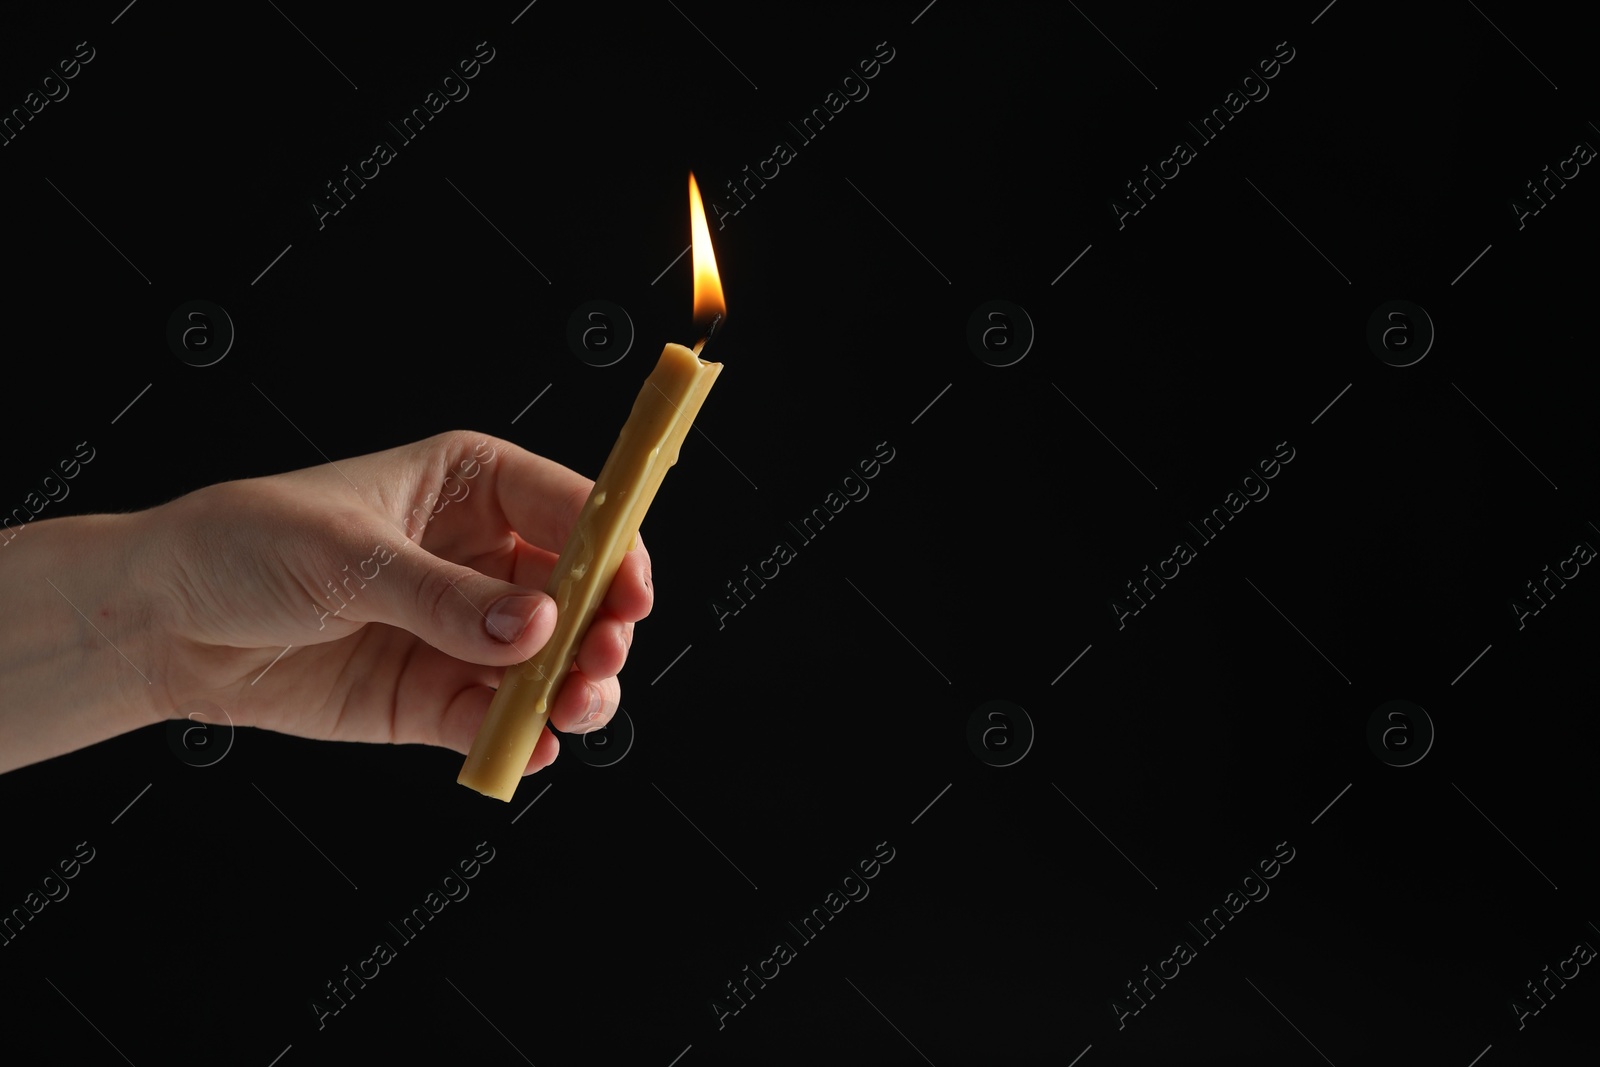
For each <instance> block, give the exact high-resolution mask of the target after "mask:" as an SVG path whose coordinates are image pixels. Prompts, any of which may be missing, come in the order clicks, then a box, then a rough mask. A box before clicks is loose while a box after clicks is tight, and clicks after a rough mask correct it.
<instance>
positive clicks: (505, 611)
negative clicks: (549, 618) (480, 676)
mask: <svg viewBox="0 0 1600 1067" xmlns="http://www.w3.org/2000/svg"><path fill="white" fill-rule="evenodd" d="M547 599H548V598H546V597H542V596H538V595H533V596H526V595H512V596H508V597H502V598H501V599H500V601H499V603H497V604H495V606H494V607H493V608H491V609H490V610H489V614H488V616H487V617H486V618H485V619H484V628H485V629H487V630H488V632H489V636H490V637H492V638H494V639H495V640H496V641H502V642H504V643H505V644H508V645H509V644H510V643H511V642H513V641H515V640H516V639H517V638H518V637H519V636H520V635H521V634H522V631H523V630H525V629H527V628H528V623H529V622H531V621H532V620H533V617H534V616H535V615H537V614H538V612H539V609H540V608H541V607H543V606H544V603H545V601H546V600H547Z"/></svg>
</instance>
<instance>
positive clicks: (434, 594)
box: [130, 432, 654, 773]
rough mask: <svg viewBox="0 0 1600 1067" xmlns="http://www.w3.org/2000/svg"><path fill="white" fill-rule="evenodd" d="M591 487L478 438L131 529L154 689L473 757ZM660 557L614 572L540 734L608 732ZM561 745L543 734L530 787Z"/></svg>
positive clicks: (170, 511)
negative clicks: (147, 575)
mask: <svg viewBox="0 0 1600 1067" xmlns="http://www.w3.org/2000/svg"><path fill="white" fill-rule="evenodd" d="M593 484H594V483H593V482H592V481H590V480H589V479H588V478H584V477H582V476H581V475H579V474H577V473H575V472H573V471H571V470H568V469H567V468H566V467H563V466H561V465H560V464H557V463H554V462H552V461H551V460H548V459H544V458H541V457H539V456H536V455H534V454H532V453H530V452H527V451H525V450H523V449H521V448H519V447H517V446H516V445H513V444H510V443H509V442H506V441H502V440H498V439H495V438H489V437H484V436H482V435H477V434H471V433H467V432H455V433H446V434H440V435H438V436H436V437H431V438H428V439H427V440H425V441H421V442H418V443H416V444H411V445H406V446H403V447H400V448H394V449H390V450H389V451H386V452H377V453H373V454H371V455H366V456H359V457H356V458H354V459H348V460H340V461H338V462H336V463H331V464H326V465H323V466H318V467H312V468H308V469H305V470H299V471H294V472H292V473H288V474H280V475H274V476H271V477H266V478H253V479H249V480H245V481H236V482H225V483H222V484H219V485H214V486H209V487H207V488H204V489H201V490H198V491H196V492H193V493H190V494H189V495H187V496H184V497H180V498H179V499H177V500H175V501H173V502H172V503H170V504H167V505H164V506H162V507H158V508H154V509H152V510H150V511H147V512H141V513H139V514H138V515H136V516H131V517H130V518H133V519H135V520H136V526H137V528H138V530H139V532H140V535H141V537H142V539H143V543H144V544H145V546H146V551H147V552H151V553H153V554H154V556H155V559H154V562H153V563H152V571H151V573H153V575H154V576H155V578H154V581H153V582H152V583H150V588H151V589H152V591H153V596H152V597H151V599H150V602H149V611H150V613H151V623H150V630H151V631H152V633H153V634H154V635H156V636H157V640H154V641H152V642H150V643H149V644H148V647H149V648H150V649H151V657H152V668H153V669H151V670H146V671H145V672H144V673H145V674H147V675H148V676H149V682H150V684H149V685H148V686H144V687H142V688H144V689H145V690H146V695H147V697H148V699H149V701H150V702H151V705H150V710H151V714H152V717H153V718H155V719H158V720H159V719H166V718H182V717H184V715H185V709H186V706H188V705H190V704H191V702H194V701H199V700H205V701H210V702H213V703H215V704H217V705H219V706H220V707H221V708H223V709H224V710H225V711H226V712H227V713H228V715H229V716H231V719H232V721H233V723H234V724H235V725H239V726H260V727H265V728H267V729H270V730H277V731H279V732H282V733H288V734H296V735H299V736H302V737H311V738H318V739H326V740H334V741H376V742H389V743H394V744H428V745H440V746H443V747H445V748H449V749H454V750H455V751H457V752H460V753H463V754H465V753H466V752H467V751H468V749H469V748H470V747H471V744H472V740H473V737H474V736H475V735H476V733H477V731H478V727H479V724H480V723H481V722H482V721H483V718H484V714H485V712H486V711H487V710H488V707H489V701H490V698H491V697H492V696H493V693H494V688H495V686H497V685H498V684H499V682H500V679H501V676H502V675H503V674H504V670H503V669H504V668H505V667H507V666H509V665H511V664H514V663H518V662H521V661H522V660H525V659H527V658H529V657H530V656H532V655H533V653H534V652H536V651H537V650H538V649H539V648H540V647H541V646H542V645H543V644H544V643H545V642H546V641H547V640H548V639H549V637H550V635H551V633H552V632H553V630H554V628H555V614H556V607H555V603H554V602H553V601H552V600H551V598H550V597H549V596H547V595H546V594H545V593H544V592H543V589H544V587H545V585H546V583H547V582H548V580H549V578H550V575H551V572H552V571H553V570H554V568H555V563H556V559H557V557H558V556H559V555H560V551H561V548H562V546H563V545H564V544H565V543H566V539H567V535H568V533H569V532H570V531H571V529H572V528H573V526H574V524H575V523H576V521H577V518H578V514H579V512H580V511H581V510H582V508H583V504H584V501H585V500H586V499H587V498H588V495H589V490H590V489H591V487H592V486H593ZM653 598H654V594H653V591H652V589H651V585H650V557H649V555H648V553H647V552H646V551H645V548H644V544H643V541H642V540H641V541H640V542H639V543H638V544H637V545H636V546H635V547H634V549H633V550H632V551H630V552H628V553H627V555H626V556H625V557H624V559H623V563H622V566H621V569H620V570H619V571H618V572H617V576H616V578H615V580H614V581H613V582H612V584H611V589H610V592H609V593H608V595H607V596H606V598H605V600H604V602H603V603H602V604H601V606H600V609H599V613H598V614H597V615H596V616H595V621H594V623H593V625H592V626H591V627H590V629H589V631H588V634H587V635H586V636H585V638H584V640H583V642H582V644H581V645H580V647H579V652H578V657H577V662H576V665H575V667H574V670H573V673H572V674H571V675H569V677H568V678H567V681H566V683H565V684H564V685H563V686H562V689H561V693H560V695H559V697H558V698H557V700H556V702H555V705H554V706H553V707H552V709H551V712H550V718H549V724H550V725H551V726H554V727H555V728H556V729H559V730H562V731H565V732H568V733H574V732H585V731H589V730H597V729H599V728H601V727H603V726H605V725H606V723H608V722H609V721H610V719H611V717H612V715H613V714H615V712H616V709H617V706H618V702H619V701H620V699H621V687H620V686H619V685H618V682H617V678H616V675H617V672H618V671H620V670H621V669H622V665H623V662H624V660H626V658H627V654H628V648H629V646H630V645H631V644H632V641H633V628H634V624H635V623H636V622H637V621H638V620H640V619H642V618H644V617H645V616H646V615H647V614H649V612H650V608H651V604H652V601H653ZM285 648H287V651H285ZM558 750H559V744H558V743H557V741H556V738H555V736H554V735H553V734H551V732H550V730H549V729H548V728H546V730H545V731H544V733H543V734H542V735H541V736H540V738H539V742H538V745H537V747H536V748H535V750H534V753H533V756H532V757H531V758H530V759H529V761H528V767H527V770H526V771H525V772H524V773H532V772H534V771H537V770H539V769H541V768H543V767H545V766H548V765H549V764H550V763H551V762H553V761H554V760H555V758H556V754H557V752H558Z"/></svg>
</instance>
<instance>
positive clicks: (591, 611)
mask: <svg viewBox="0 0 1600 1067" xmlns="http://www.w3.org/2000/svg"><path fill="white" fill-rule="evenodd" d="M721 372H722V364H720V363H707V362H705V361H704V360H702V359H700V357H699V356H697V355H695V354H694V353H693V352H692V351H690V350H689V349H687V348H685V347H683V346H682V345H676V344H669V345H667V346H666V348H664V349H662V352H661V358H660V359H659V360H657V361H656V366H655V370H653V371H651V372H650V377H648V378H646V379H645V383H644V387H643V388H641V389H640V390H639V396H638V397H637V398H636V399H635V400H634V402H633V411H632V413H630V414H629V416H628V421H627V423H626V424H624V425H623V427H622V432H621V433H619V434H618V435H617V441H616V444H614V445H612V447H611V455H610V456H609V457H607V459H606V462H605V466H604V467H602V468H601V469H600V477H599V478H597V479H595V483H594V489H593V491H592V492H590V494H589V499H588V501H587V502H586V503H585V504H584V505H583V512H582V514H580V515H579V516H578V523H577V525H576V526H575V527H574V528H573V531H572V535H571V536H570V537H569V538H567V544H566V547H565V548H564V549H563V550H562V552H561V558H560V559H559V560H558V561H557V562H556V569H555V572H554V573H553V574H552V575H551V576H550V583H549V585H547V586H546V587H545V592H547V593H549V594H550V596H551V597H553V598H554V599H555V602H556V629H555V633H553V634H552V635H551V636H550V640H549V641H547V642H545V645H544V647H543V648H541V649H540V650H539V651H538V653H537V654H535V655H534V657H533V658H532V659H530V660H528V661H526V662H524V663H520V664H518V665H516V666H514V667H511V668H509V669H507V671H506V675H505V679H504V680H503V681H502V682H501V683H500V688H499V689H498V690H497V691H496V692H495V695H494V700H493V701H492V702H491V703H490V705H489V714H488V716H487V717H486V718H485V719H484V720H483V725H482V726H481V727H480V728H479V730H478V735H477V737H475V738H474V739H473V742H472V751H471V752H470V753H469V754H468V755H467V760H466V763H465V764H464V765H463V766H462V768H461V774H460V776H459V777H457V778H456V781H457V782H459V783H460V784H462V785H464V786H469V787H471V788H473V789H476V790H477V791H478V792H480V793H482V794H484V795H485V796H491V797H498V798H499V799H501V800H504V801H507V802H509V801H510V800H511V796H512V794H513V793H515V792H516V788H517V783H518V782H520V781H521V780H522V772H523V770H525V769H526V768H527V766H528V758H529V757H530V756H532V755H533V749H534V746H535V745H536V744H537V743H538V741H539V735H540V734H541V733H543V731H544V725H545V720H546V719H547V718H548V717H549V714H550V708H551V706H552V705H553V704H554V703H555V700H556V697H557V695H559V693H560V691H561V684H562V683H563V682H564V681H565V680H566V677H567V672H569V671H570V670H571V669H572V663H573V661H574V660H575V659H576V658H577V655H578V646H579V644H580V643H581V642H582V640H583V635H584V634H585V633H587V632H588V630H589V624H590V623H592V622H593V621H594V616H595V612H596V611H597V610H598V609H599V607H600V602H601V601H602V600H604V599H605V595H606V591H607V590H608V589H610V588H611V580H612V579H613V578H615V577H616V574H617V569H618V568H619V567H621V566H622V557H623V555H624V554H626V553H627V551H628V550H629V549H630V548H632V547H633V545H634V543H635V540H636V536H637V534H638V532H639V525H640V523H642V522H643V521H644V515H645V512H646V511H647V510H648V509H649V507H650V502H651V501H652V500H654V499H655V495H656V491H657V490H658V489H660V488H661V480H662V479H663V478H664V477H666V473H667V468H668V467H671V466H672V465H673V464H674V463H676V462H677V461H678V450H679V448H680V447H681V446H682V444H683V439H684V438H685V437H686V436H688V433H689V427H690V426H691V425H692V424H693V422H694V417H695V415H696V414H698V413H699V411H700V405H701V404H702V403H704V401H705V398H706V394H707V393H709V392H710V391H711V386H712V384H713V383H715V381H716V379H717V375H718V374H720V373H721Z"/></svg>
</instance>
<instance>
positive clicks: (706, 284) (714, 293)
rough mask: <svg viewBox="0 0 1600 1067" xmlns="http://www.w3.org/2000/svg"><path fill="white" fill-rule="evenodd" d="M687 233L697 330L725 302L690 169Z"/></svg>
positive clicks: (705, 325)
mask: <svg viewBox="0 0 1600 1067" xmlns="http://www.w3.org/2000/svg"><path fill="white" fill-rule="evenodd" d="M689 233H690V236H691V238H692V239H691V241H690V244H691V245H692V246H693V249H694V324H695V328H696V329H697V330H709V329H710V328H711V327H712V326H713V325H714V324H715V321H716V320H717V319H718V318H720V317H722V316H724V315H726V314H727V311H728V305H727V304H726V303H725V302H724V301H723V299H722V279H721V278H719V277H718V276H717V259H716V256H715V255H714V254H713V253H712V251H711V229H710V227H708V226H707V225H706V209H705V205H704V204H703V203H702V202H701V200H700V186H699V185H697V184H696V183H695V180H694V171H690V172H689Z"/></svg>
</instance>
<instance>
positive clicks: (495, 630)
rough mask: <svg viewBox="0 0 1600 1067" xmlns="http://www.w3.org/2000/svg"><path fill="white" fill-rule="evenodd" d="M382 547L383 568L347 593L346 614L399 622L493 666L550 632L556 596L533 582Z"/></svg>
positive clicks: (531, 648)
mask: <svg viewBox="0 0 1600 1067" xmlns="http://www.w3.org/2000/svg"><path fill="white" fill-rule="evenodd" d="M380 547H382V548H383V553H381V554H375V555H374V557H373V561H372V562H374V563H375V564H376V566H378V567H380V568H381V570H380V571H377V572H375V576H374V578H373V579H372V580H370V581H367V582H365V583H363V585H362V587H361V589H360V590H359V591H358V592H357V595H354V596H353V597H352V598H351V601H350V603H349V604H348V605H347V607H346V608H345V610H344V612H343V617H344V618H346V619H349V620H351V621H353V622H384V623H388V624H389V625H391V626H398V627H400V628H402V629H405V630H409V631H410V632H411V633H413V634H416V635H417V636H418V637H420V638H422V640H424V641H426V642H428V644H430V645H432V646H433V647H434V648H436V649H438V650H439V651H441V652H443V653H445V654H446V655H450V656H454V657H456V658H457V659H462V660H466V661H468V662H470V663H482V664H489V665H493V666H509V665H511V664H513V663H518V662H521V661H522V660H525V659H528V658H529V657H531V656H532V655H533V654H534V653H535V652H537V651H538V650H539V649H540V648H541V647H543V645H544V643H545V642H546V641H548V640H549V639H550V634H551V633H552V632H553V631H554V630H555V616H556V608H555V602H554V601H553V600H551V599H550V597H549V596H547V595H546V594H545V593H543V592H542V591H540V590H539V589H537V588H530V587H527V586H520V585H514V584H512V583H511V582H503V581H500V580H499V579H498V578H491V577H489V576H488V575H486V574H480V573H479V572H478V571H476V570H473V569H472V568H471V567H464V566H461V565H460V564H456V563H451V562H449V561H448V560H443V559H440V558H438V557H437V556H435V555H433V554H432V553H430V552H428V551H427V550H426V549H423V548H420V547H418V546H417V545H416V544H414V543H412V542H410V541H401V542H399V547H398V549H396V550H390V549H388V548H387V546H380ZM364 562H367V561H364ZM362 573H363V574H365V571H363V572H362Z"/></svg>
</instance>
